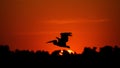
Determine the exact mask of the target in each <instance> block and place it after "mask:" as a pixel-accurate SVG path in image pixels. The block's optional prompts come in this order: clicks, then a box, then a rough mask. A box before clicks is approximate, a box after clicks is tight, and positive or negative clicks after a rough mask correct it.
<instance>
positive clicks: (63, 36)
mask: <svg viewBox="0 0 120 68" xmlns="http://www.w3.org/2000/svg"><path fill="white" fill-rule="evenodd" d="M69 36H72V33H71V32H63V33H60V38H59V37H56V38H57V40H51V41H48V42H47V43H53V44H54V45H57V46H59V47H66V48H70V46H68V45H66V42H68V37H69Z"/></svg>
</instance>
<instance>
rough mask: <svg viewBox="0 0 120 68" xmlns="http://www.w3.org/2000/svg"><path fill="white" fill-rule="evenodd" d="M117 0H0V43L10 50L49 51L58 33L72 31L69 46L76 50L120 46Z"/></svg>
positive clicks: (54, 47)
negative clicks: (49, 42) (50, 41)
mask: <svg viewBox="0 0 120 68" xmlns="http://www.w3.org/2000/svg"><path fill="white" fill-rule="evenodd" d="M119 23H120V0H0V44H8V45H10V48H11V50H14V49H21V50H23V49H29V50H35V51H36V50H46V51H49V52H52V51H54V50H57V49H61V48H60V47H57V46H54V45H53V44H46V42H47V41H49V40H52V39H55V38H56V37H57V36H59V33H60V32H72V33H73V36H72V37H70V39H69V41H68V43H67V44H68V45H70V47H71V49H72V50H73V51H76V52H77V53H80V52H82V50H83V48H84V47H93V46H96V47H102V46H104V45H107V44H108V45H111V46H114V45H120V27H119V26H120V25H119Z"/></svg>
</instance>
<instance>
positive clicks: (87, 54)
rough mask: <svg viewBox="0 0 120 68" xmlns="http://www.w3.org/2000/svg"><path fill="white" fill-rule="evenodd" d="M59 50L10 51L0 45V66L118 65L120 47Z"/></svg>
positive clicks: (119, 61)
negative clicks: (79, 50)
mask: <svg viewBox="0 0 120 68" xmlns="http://www.w3.org/2000/svg"><path fill="white" fill-rule="evenodd" d="M59 52H60V50H55V51H53V52H52V53H51V54H49V52H48V51H41V50H38V51H36V52H34V51H29V50H18V49H16V50H15V51H10V49H9V46H8V45H0V66H2V65H4V66H7V65H11V66H14V65H17V66H22V65H24V66H32V65H33V66H39V67H41V66H48V65H49V66H50V65H53V66H55V65H57V66H77V67H81V66H88V65H89V66H94V65H99V66H103V65H108V66H111V65H112V66H113V65H117V66H119V65H120V48H119V47H118V46H117V45H116V46H114V47H112V46H108V45H106V46H104V47H101V48H100V51H99V52H97V51H96V47H93V48H89V47H85V48H84V50H83V52H82V53H81V54H77V53H71V54H70V53H69V52H68V51H67V50H63V55H59Z"/></svg>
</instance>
